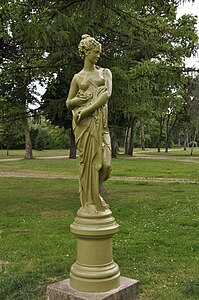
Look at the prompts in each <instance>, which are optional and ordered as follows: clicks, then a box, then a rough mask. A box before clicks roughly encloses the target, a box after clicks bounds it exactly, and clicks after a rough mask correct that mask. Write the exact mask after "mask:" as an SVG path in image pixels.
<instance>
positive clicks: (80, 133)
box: [66, 34, 112, 214]
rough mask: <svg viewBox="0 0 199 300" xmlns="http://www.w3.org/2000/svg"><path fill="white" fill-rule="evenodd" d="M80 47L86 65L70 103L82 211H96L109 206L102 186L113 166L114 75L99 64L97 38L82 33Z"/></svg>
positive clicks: (72, 89)
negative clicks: (110, 105)
mask: <svg viewBox="0 0 199 300" xmlns="http://www.w3.org/2000/svg"><path fill="white" fill-rule="evenodd" d="M78 49H79V54H80V56H81V58H82V59H83V60H84V67H83V69H82V70H81V71H80V72H79V73H77V74H75V75H74V77H73V79H72V81H71V86H70V91H69V94H68V98H67V101H66V105H67V107H68V109H70V110H72V113H73V131H74V135H75V141H76V146H77V149H78V152H79V156H80V180H79V195H80V202H81V208H80V211H81V212H82V213H84V212H85V213H87V214H88V213H89V214H93V213H94V214H95V213H97V212H102V211H105V210H106V209H108V204H106V203H105V201H104V200H103V198H102V196H101V195H100V192H99V186H100V185H101V184H102V183H103V182H104V181H105V180H107V179H108V178H109V176H110V169H111V143H110V135H109V129H108V120H107V119H108V100H109V98H110V96H111V92H112V74H111V71H110V70H109V69H104V68H101V67H99V66H97V65H96V63H97V61H98V59H99V58H100V54H101V44H100V43H99V42H98V41H96V40H95V39H94V38H93V37H91V36H90V35H88V34H84V35H82V40H81V41H80V43H79V47H78Z"/></svg>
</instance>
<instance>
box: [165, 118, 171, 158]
mask: <svg viewBox="0 0 199 300" xmlns="http://www.w3.org/2000/svg"><path fill="white" fill-rule="evenodd" d="M170 117H171V115H170V114H168V115H167V122H166V143H165V152H166V153H167V152H168V149H169V142H170V132H169V121H170Z"/></svg>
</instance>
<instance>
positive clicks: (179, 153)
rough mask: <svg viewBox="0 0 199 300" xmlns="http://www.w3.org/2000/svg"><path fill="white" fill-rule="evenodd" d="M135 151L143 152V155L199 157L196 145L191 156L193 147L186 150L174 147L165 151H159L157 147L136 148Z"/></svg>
mask: <svg viewBox="0 0 199 300" xmlns="http://www.w3.org/2000/svg"><path fill="white" fill-rule="evenodd" d="M134 153H135V154H136V153H139V154H143V155H157V156H165V157H167V156H178V157H187V158H189V157H194V158H199V147H194V150H193V155H192V156H190V154H191V148H187V150H186V151H185V150H184V149H183V148H179V149H178V148H172V149H169V150H168V152H167V153H166V152H165V149H163V148H162V149H161V151H160V152H159V153H158V152H157V149H155V148H146V150H144V151H143V150H142V149H136V148H135V150H134Z"/></svg>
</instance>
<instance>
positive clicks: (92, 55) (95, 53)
mask: <svg viewBox="0 0 199 300" xmlns="http://www.w3.org/2000/svg"><path fill="white" fill-rule="evenodd" d="M100 54H101V46H100V45H96V46H95V47H94V48H93V49H91V50H90V51H89V52H88V53H87V55H86V59H88V60H89V61H90V62H91V63H92V64H96V63H97V61H98V59H99V58H100Z"/></svg>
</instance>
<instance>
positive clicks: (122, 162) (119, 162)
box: [0, 158, 199, 179]
mask: <svg viewBox="0 0 199 300" xmlns="http://www.w3.org/2000/svg"><path fill="white" fill-rule="evenodd" d="M0 172H23V173H35V174H51V175H53V174H54V175H78V174H79V160H78V159H77V160H73V159H67V158H65V159H59V160H58V159H50V160H44V159H33V160H19V161H1V162H0ZM111 175H112V176H129V177H155V178H159V177H163V178H182V179H199V164H198V162H186V161H178V160H172V159H171V160H160V159H159V160H158V159H157V160H154V159H136V158H118V159H113V160H112V172H111Z"/></svg>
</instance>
